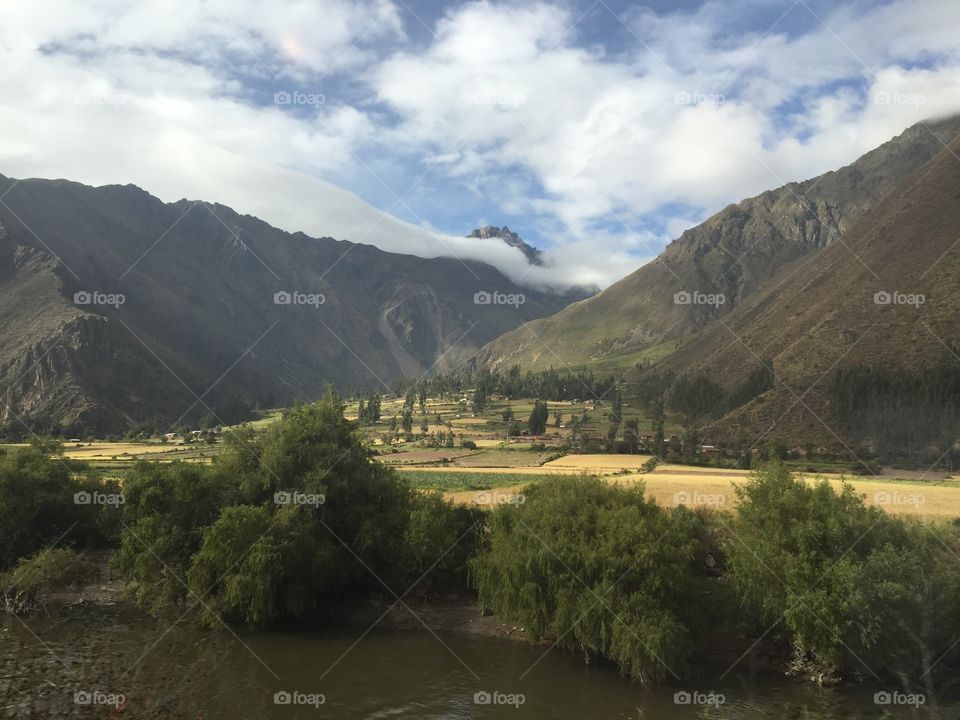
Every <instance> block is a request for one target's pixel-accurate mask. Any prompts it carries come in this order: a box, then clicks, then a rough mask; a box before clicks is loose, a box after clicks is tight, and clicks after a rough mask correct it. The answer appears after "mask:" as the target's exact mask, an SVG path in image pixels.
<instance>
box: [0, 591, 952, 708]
mask: <svg viewBox="0 0 960 720" xmlns="http://www.w3.org/2000/svg"><path fill="white" fill-rule="evenodd" d="M0 631H2V636H0V652H2V656H0V658H2V665H0V701H2V702H3V706H2V707H3V709H2V711H0V716H2V717H4V718H6V717H10V718H85V717H90V718H95V717H96V718H137V719H138V720H140V719H142V718H164V719H166V718H185V719H189V720H198V719H201V718H202V719H204V720H213V719H219V718H224V719H227V718H229V719H230V720H234V719H240V718H257V719H258V720H259V719H262V718H266V719H273V718H278V719H294V718H315V719H320V718H367V719H371V720H372V719H374V718H384V719H387V718H389V719H403V718H411V719H413V718H416V719H417V720H431V719H436V720H440V719H443V720H452V719H455V718H456V719H459V718H464V719H466V718H515V719H516V720H524V719H527V718H556V719H558V720H566V719H569V720H583V719H584V718H610V719H615V718H625V719H626V718H631V719H634V720H639V719H644V720H650V719H658V720H659V719H663V720H678V719H680V718H683V719H685V720H689V719H691V718H720V719H724V720H726V719H733V718H736V719H737V720H740V719H747V720H750V719H753V718H777V719H780V718H796V719H798V720H801V719H802V720H825V719H827V718H831V719H832V718H844V719H846V720H858V719H860V718H877V717H924V718H956V717H958V716H960V714H958V713H960V710H958V707H960V706H958V705H957V704H955V703H954V704H952V705H951V704H949V703H947V704H946V705H945V706H944V704H943V703H944V701H943V698H939V699H938V701H939V702H940V703H941V705H940V708H939V710H938V709H937V708H934V707H932V705H933V704H934V703H933V700H932V699H926V698H925V699H924V705H923V706H918V705H917V704H916V702H918V701H917V699H916V698H913V699H912V701H913V703H914V704H904V703H909V702H911V698H908V697H905V696H899V697H893V696H891V704H889V705H877V704H876V702H875V697H874V694H875V693H876V692H878V691H882V688H877V687H844V688H829V689H825V688H818V687H816V686H814V685H812V684H809V683H805V682H801V681H797V680H788V679H785V678H781V677H779V676H770V675H765V676H752V675H751V674H750V673H749V672H747V671H746V670H745V669H740V668H738V669H736V670H734V671H732V672H730V673H729V674H728V675H727V676H726V677H724V678H723V679H722V680H721V679H719V675H720V674H721V673H722V670H720V671H718V672H717V673H713V674H712V677H704V678H701V679H699V680H695V681H687V682H683V683H680V682H674V683H672V684H670V685H668V686H663V687H658V688H652V689H645V688H641V687H638V686H636V685H633V684H631V683H630V682H629V681H627V680H625V679H623V678H621V677H620V676H619V675H618V674H617V673H616V672H615V671H613V670H611V669H609V668H596V667H586V666H584V665H583V664H581V663H580V662H579V659H578V658H575V657H573V656H571V655H568V654H565V653H561V652H557V651H550V650H549V649H548V648H546V647H543V646H536V647H534V646H529V645H525V644H519V643H515V642H511V641H505V640H494V639H486V638H483V639H479V638H470V637H463V636H458V635H447V634H441V635H433V634H431V633H430V632H427V631H422V632H412V631H409V632H401V631H379V630H374V631H370V632H368V633H366V634H363V629H362V628H358V629H351V630H337V631H323V632H320V631H304V630H302V629H299V630H286V631H269V632H267V631H237V634H236V635H234V634H233V632H234V631H231V630H228V629H224V628H221V629H220V630H218V631H208V630H200V629H198V628H197V627H195V626H194V625H192V624H191V623H190V622H188V621H187V620H185V621H184V622H182V623H179V624H174V623H173V622H171V621H166V622H164V621H157V620H153V619H151V618H147V617H145V616H144V615H141V614H140V613H137V612H133V611H130V610H128V609H116V608H111V609H91V610H84V611H78V612H73V613H68V614H66V615H61V616H60V617H59V618H58V619H51V618H39V617H37V616H32V617H28V618H24V619H23V620H20V619H16V618H5V619H4V620H3V624H2V626H0ZM881 699H883V696H881Z"/></svg>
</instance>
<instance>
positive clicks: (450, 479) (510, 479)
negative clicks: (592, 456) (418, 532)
mask: <svg viewBox="0 0 960 720" xmlns="http://www.w3.org/2000/svg"><path fill="white" fill-rule="evenodd" d="M402 477H403V478H405V479H406V480H409V481H410V483H411V484H412V485H413V487H415V488H417V489H420V490H442V491H443V492H457V491H463V490H487V489H490V488H498V487H509V486H513V485H520V484H524V483H528V482H532V481H535V480H544V479H550V478H551V476H550V475H528V474H518V473H510V472H503V473H479V472H464V471H453V472H442V471H441V472H418V471H416V470H410V471H405V472H404V473H403V475H402Z"/></svg>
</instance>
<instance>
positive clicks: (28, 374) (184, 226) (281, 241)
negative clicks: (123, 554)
mask: <svg viewBox="0 0 960 720" xmlns="http://www.w3.org/2000/svg"><path fill="white" fill-rule="evenodd" d="M11 185H13V181H11V180H9V179H6V178H3V177H2V176H0V192H5V191H6V190H8V189H9V188H10V186H11ZM4 203H5V204H6V205H8V206H9V207H10V208H12V209H13V212H15V213H16V216H14V215H13V214H12V212H10V211H9V210H8V209H7V208H5V207H2V206H0V337H2V338H3V342H2V343H0V419H6V420H13V421H14V422H16V418H18V417H22V418H24V419H29V418H39V419H42V420H43V421H44V422H48V421H49V423H66V424H68V425H73V424H76V425H77V426H82V427H84V428H86V429H88V430H90V431H91V432H97V433H105V432H122V431H123V430H125V429H126V428H128V427H131V426H132V425H135V424H138V423H142V422H153V421H156V422H158V423H160V424H163V423H170V422H174V421H177V420H178V418H180V416H181V415H183V414H184V413H187V417H186V418H185V421H186V422H189V420H190V419H195V418H196V417H198V416H200V417H202V416H204V415H209V414H211V413H212V414H214V415H215V416H221V415H222V414H223V413H225V412H226V410H225V408H226V407H229V406H231V405H233V404H235V403H236V402H237V401H238V399H240V400H244V401H247V402H249V403H251V404H256V403H260V404H262V405H264V406H271V405H280V404H287V403H290V402H292V401H294V400H297V399H300V400H305V399H306V400H308V399H311V398H313V397H318V396H319V395H321V394H322V393H323V390H324V388H325V387H326V385H327V384H328V383H331V382H332V383H337V384H340V385H348V386H351V387H353V386H357V385H360V384H363V383H372V384H373V385H379V383H380V381H381V380H383V381H389V380H390V379H393V378H395V377H397V376H399V375H416V374H419V373H422V372H423V371H425V370H427V369H429V368H431V367H432V366H433V365H434V364H435V363H437V361H438V360H440V361H441V363H451V362H459V361H460V360H462V359H464V358H465V357H468V356H469V354H471V353H473V352H475V351H476V349H477V348H479V347H480V346H482V345H483V344H484V343H486V342H488V341H489V340H491V339H493V338H494V337H496V336H498V335H500V334H502V333H503V332H505V331H507V330H510V329H511V328H514V327H517V326H518V325H520V324H521V323H523V322H524V321H526V320H529V319H532V318H535V317H541V316H544V315H548V314H551V313H553V312H556V311H557V310H559V309H561V308H562V307H563V306H564V305H565V304H566V303H568V302H571V301H572V300H575V299H580V298H581V297H583V295H582V294H581V293H579V292H569V293H566V294H562V293H561V294H556V293H549V292H541V291H538V290H536V289H531V288H526V287H519V286H517V285H515V284H514V283H512V282H511V281H510V280H509V279H507V278H506V277H505V276H504V275H503V274H501V273H500V272H499V271H498V270H496V269H495V268H493V267H491V266H489V265H485V264H483V263H479V262H468V263H466V264H464V263H463V262H461V261H459V260H456V259H449V258H434V259H422V258H416V257H412V256H408V255H397V254H392V253H386V252H383V251H381V250H378V249H377V248H374V247H371V246H367V245H354V244H351V243H346V242H341V241H337V240H334V239H332V238H311V237H308V236H306V235H303V234H301V233H297V234H289V233H285V232H282V231H280V230H277V229H276V228H273V227H271V226H269V225H267V224H266V223H264V222H262V221H260V220H258V219H256V218H253V217H250V216H242V215H239V214H237V213H235V212H233V211H232V210H231V209H230V208H226V207H223V206H221V205H211V204H206V203H202V202H199V203H193V202H189V201H186V200H183V201H180V202H177V203H171V204H166V203H163V202H161V201H160V200H158V199H157V198H155V197H153V196H151V195H149V194H148V193H146V192H144V191H143V190H140V189H139V188H136V187H134V186H129V185H128V186H106V187H101V188H91V187H87V186H83V185H80V184H77V183H71V182H66V181H44V180H23V181H20V182H19V183H17V185H16V187H14V188H12V189H11V190H10V192H9V193H8V194H7V195H5V197H4ZM18 218H19V219H18ZM21 221H22V222H21ZM494 290H495V291H499V292H504V293H522V294H523V295H525V297H526V302H525V303H524V304H523V305H521V306H520V307H516V308H514V307H500V306H491V305H478V304H475V302H474V295H475V294H476V293H478V292H481V291H494ZM84 293H86V294H87V295H90V296H92V297H91V298H88V302H76V300H77V299H78V298H80V300H83V299H85V296H84ZM96 293H100V295H101V296H106V297H108V298H109V297H112V298H113V299H114V300H115V302H113V303H110V302H97V297H99V296H97V295H96ZM284 294H286V295H284ZM119 297H122V298H123V302H122V303H121V302H117V301H116V299H117V298H119ZM285 297H289V298H290V301H289V302H283V300H284V298H285ZM278 298H279V299H278ZM101 299H102V298H101ZM301 301H302V302H301ZM225 419H226V418H225ZM78 432H79V431H78Z"/></svg>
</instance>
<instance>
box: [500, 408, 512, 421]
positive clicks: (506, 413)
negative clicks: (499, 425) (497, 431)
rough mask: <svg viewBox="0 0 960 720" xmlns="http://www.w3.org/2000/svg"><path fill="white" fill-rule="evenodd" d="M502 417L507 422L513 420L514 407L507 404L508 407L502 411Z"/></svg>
mask: <svg viewBox="0 0 960 720" xmlns="http://www.w3.org/2000/svg"><path fill="white" fill-rule="evenodd" d="M500 417H501V418H502V419H503V421H504V422H505V423H508V422H511V421H512V420H513V408H512V407H510V406H509V405H507V407H506V409H505V410H504V411H503V412H502V413H500Z"/></svg>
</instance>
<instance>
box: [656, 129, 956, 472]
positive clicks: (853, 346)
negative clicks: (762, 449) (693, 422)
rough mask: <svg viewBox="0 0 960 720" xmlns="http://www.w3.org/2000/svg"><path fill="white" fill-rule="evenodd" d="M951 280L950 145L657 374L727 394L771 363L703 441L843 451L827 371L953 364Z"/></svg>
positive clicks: (847, 443) (844, 438) (846, 444)
mask: <svg viewBox="0 0 960 720" xmlns="http://www.w3.org/2000/svg"><path fill="white" fill-rule="evenodd" d="M958 281H960V139H957V140H955V141H954V142H953V143H952V144H951V145H950V146H949V147H948V148H942V149H941V152H940V153H939V154H938V155H937V156H936V157H935V158H934V159H933V160H931V161H930V162H929V163H928V164H927V165H926V166H925V167H924V168H922V169H921V170H920V171H918V172H917V173H916V174H915V175H914V176H912V177H910V178H908V179H907V180H906V181H905V182H904V183H903V185H902V186H901V187H900V188H898V189H897V190H895V191H894V192H893V193H891V194H890V195H888V196H887V197H886V198H885V199H884V200H883V201H882V202H881V203H880V204H879V205H878V206H877V207H876V208H875V209H873V210H871V211H870V212H868V213H866V214H864V215H863V216H862V217H861V218H860V220H859V221H858V222H857V223H856V224H855V225H854V226H853V227H851V228H850V230H849V231H848V232H847V233H846V234H845V235H844V237H843V242H837V243H833V244H831V245H830V246H829V247H827V248H825V249H823V250H820V251H817V252H815V253H813V254H812V255H811V256H809V257H806V258H802V259H800V260H797V261H795V262H794V263H792V264H790V265H788V266H787V267H784V268H783V269H782V270H781V272H780V273H779V274H778V275H777V276H776V277H774V278H772V279H771V280H770V281H768V282H767V283H766V284H765V285H764V287H763V288H762V289H761V290H760V291H758V292H756V293H754V294H753V295H752V296H751V297H750V298H749V299H748V300H747V301H746V302H744V303H743V304H742V305H740V306H739V307H738V308H737V309H736V310H734V311H733V312H731V313H730V314H729V315H727V316H726V317H724V318H722V319H719V320H717V321H716V322H714V323H712V324H710V325H709V326H708V327H707V328H705V329H704V330H703V331H701V332H700V333H699V334H698V335H697V336H696V337H694V338H693V339H692V340H690V341H689V342H688V343H686V344H685V345H683V346H682V347H681V348H679V349H678V350H677V351H676V352H674V353H672V354H671V355H670V356H669V357H668V358H666V359H665V360H664V361H663V362H662V363H661V364H660V366H659V367H661V368H670V369H673V370H675V371H677V372H698V371H704V372H706V373H708V374H709V375H710V376H711V377H713V378H715V379H717V380H718V381H722V382H723V383H725V384H727V385H732V384H735V383H736V382H737V381H738V380H739V379H741V378H742V377H743V375H744V374H745V372H747V371H749V369H750V368H752V367H755V366H756V364H757V362H758V361H759V360H760V359H761V358H763V359H769V360H772V363H773V370H774V373H775V376H776V382H775V385H774V387H773V388H771V389H770V390H768V391H767V392H765V393H763V394H761V395H760V396H758V397H757V398H755V399H754V400H753V401H751V402H750V403H748V404H747V405H745V406H743V407H741V408H739V409H737V410H734V411H733V412H732V413H730V414H729V415H728V416H727V417H724V418H723V419H721V420H719V421H717V422H715V423H714V424H713V425H712V426H710V427H708V428H707V429H706V431H705V434H706V436H707V437H709V438H710V439H712V440H717V441H726V442H731V443H736V444H738V445H742V444H744V443H746V444H747V445H748V446H749V445H757V444H759V443H761V441H763V442H765V441H766V440H768V439H778V440H782V441H784V442H787V443H791V444H792V446H800V447H802V446H803V443H811V444H814V445H820V446H824V447H828V448H830V449H832V450H835V451H841V452H842V451H848V452H850V451H853V450H854V448H853V447H852V445H853V444H854V443H853V440H852V438H851V437H850V436H849V435H848V433H847V429H848V428H846V427H845V426H844V423H843V422H842V419H841V418H840V417H839V416H838V408H837V407H836V404H835V403H834V402H833V399H832V396H831V392H830V389H831V385H832V383H833V381H834V378H835V376H836V373H837V371H838V369H842V368H850V367H874V368H880V367H882V368H885V369H887V370H890V369H902V370H906V371H909V372H917V371H921V372H922V371H924V370H927V371H929V370H930V369H931V368H932V367H934V366H935V365H937V364H938V363H939V362H941V361H943V360H944V359H945V360H946V362H947V363H948V365H950V366H955V365H958V364H960V356H958V355H957V348H958V342H960V290H958V288H960V284H958ZM953 371H954V372H957V368H955V367H954V370H953ZM944 388H945V390H944V392H945V393H946V394H947V396H949V395H950V394H952V393H953V391H952V390H950V389H949V385H944ZM955 401H956V398H955V397H953V399H952V400H948V404H950V403H952V404H954V405H955ZM935 407H936V404H935V403H931V404H929V405H927V406H926V410H923V408H922V407H921V412H925V413H927V414H929V413H933V412H936V410H935V409H934V408H935ZM907 410H909V408H908V407H907V406H904V407H903V409H902V412H907ZM904 420H905V421H906V422H907V423H909V422H910V419H909V418H906V417H905V418H904ZM932 421H933V423H934V424H935V425H936V424H937V423H939V422H940V420H939V419H938V417H937V416H934V417H933V418H932ZM954 441H955V437H953V436H951V437H950V438H949V443H953V442H954ZM875 449H876V448H875ZM937 454H939V453H935V454H934V456H936V455H937Z"/></svg>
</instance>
